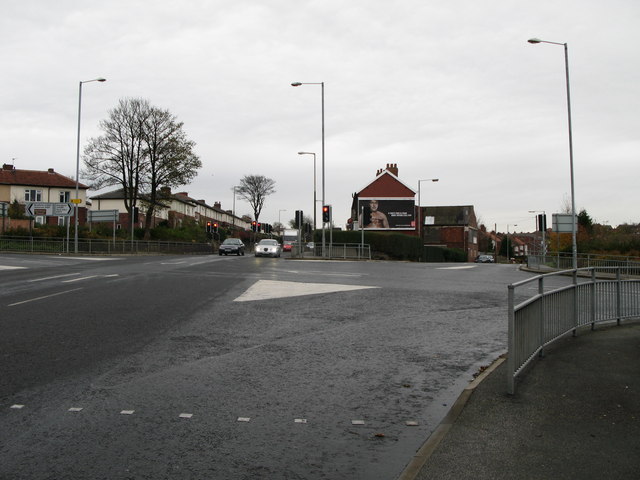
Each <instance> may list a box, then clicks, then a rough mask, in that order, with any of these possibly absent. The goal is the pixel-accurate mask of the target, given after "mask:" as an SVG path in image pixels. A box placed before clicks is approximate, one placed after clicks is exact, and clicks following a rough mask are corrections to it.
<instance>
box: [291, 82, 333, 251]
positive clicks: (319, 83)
mask: <svg viewBox="0 0 640 480" xmlns="http://www.w3.org/2000/svg"><path fill="white" fill-rule="evenodd" d="M301 85H320V88H321V90H320V92H321V97H320V100H321V108H322V205H326V204H327V203H326V201H325V196H324V82H310V83H307V82H293V83H292V84H291V86H292V87H299V86H301ZM315 207H316V206H315V203H314V205H313V210H314V212H315ZM324 225H325V223H324V220H323V221H322V256H323V257H324V256H325V252H326V249H325V234H324Z"/></svg>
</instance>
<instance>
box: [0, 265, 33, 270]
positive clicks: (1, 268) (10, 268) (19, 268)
mask: <svg viewBox="0 0 640 480" xmlns="http://www.w3.org/2000/svg"><path fill="white" fill-rule="evenodd" d="M25 268H27V267H14V266H12V265H0V270H24V269H25Z"/></svg>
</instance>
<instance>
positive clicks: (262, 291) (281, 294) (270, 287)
mask: <svg viewBox="0 0 640 480" xmlns="http://www.w3.org/2000/svg"><path fill="white" fill-rule="evenodd" d="M367 288H379V287H369V286H364V285H337V284H332V283H299V282H280V281H276V280H258V281H257V282H256V283H254V284H253V285H251V287H249V288H248V289H247V291H246V292H244V293H243V294H242V295H240V296H239V297H238V298H236V299H235V300H234V302H250V301H253V300H269V299H272V298H286V297H299V296H301V295H315V294H318V293H335V292H348V291H352V290H364V289H367Z"/></svg>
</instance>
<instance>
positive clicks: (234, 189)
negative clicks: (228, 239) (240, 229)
mask: <svg viewBox="0 0 640 480" xmlns="http://www.w3.org/2000/svg"><path fill="white" fill-rule="evenodd" d="M238 188H240V187H239V186H238V185H234V186H233V188H232V190H233V226H234V227H235V226H236V190H237V189H238Z"/></svg>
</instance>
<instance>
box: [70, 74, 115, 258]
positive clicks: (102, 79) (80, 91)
mask: <svg viewBox="0 0 640 480" xmlns="http://www.w3.org/2000/svg"><path fill="white" fill-rule="evenodd" d="M106 81H107V79H106V78H94V79H93V80H84V81H81V82H80V84H79V86H78V141H77V144H76V198H74V199H73V204H74V206H75V212H74V213H75V217H76V220H75V227H76V228H75V232H74V234H73V244H74V252H75V253H78V205H79V204H80V118H81V113H82V84H83V83H90V82H106Z"/></svg>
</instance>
